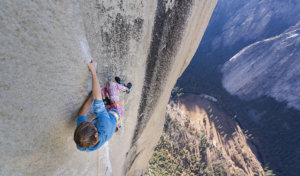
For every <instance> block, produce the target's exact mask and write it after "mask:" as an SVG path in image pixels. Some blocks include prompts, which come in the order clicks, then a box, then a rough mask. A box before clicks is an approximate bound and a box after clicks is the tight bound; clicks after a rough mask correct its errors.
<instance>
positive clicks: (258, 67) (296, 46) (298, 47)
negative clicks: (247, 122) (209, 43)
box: [222, 22, 300, 109]
mask: <svg viewBox="0 0 300 176" xmlns="http://www.w3.org/2000/svg"><path fill="white" fill-rule="evenodd" d="M299 34H300V22H299V23H298V24H297V25H295V26H293V27H291V28H290V29H288V30H287V31H285V32H284V33H282V34H281V35H278V36H275V37H272V38H269V39H266V40H263V41H259V42H256V43H254V44H252V45H250V46H248V47H246V48H244V49H243V50H241V51H240V52H239V53H238V54H236V55H235V56H234V57H232V58H231V59H230V60H229V61H228V62H226V63H225V65H224V66H223V68H222V72H223V80H222V83H223V86H224V87H225V88H226V90H227V91H229V92H230V93H231V94H234V95H238V96H239V97H241V98H244V99H248V100H251V99H255V98H258V97H260V96H264V95H266V96H271V97H273V98H275V99H276V100H278V101H281V102H287V104H288V105H289V106H291V107H294V108H296V109H300V100H299V94H300V80H299V77H300V60H299V55H300V35H299Z"/></svg>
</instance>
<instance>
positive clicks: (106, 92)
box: [74, 60, 132, 152]
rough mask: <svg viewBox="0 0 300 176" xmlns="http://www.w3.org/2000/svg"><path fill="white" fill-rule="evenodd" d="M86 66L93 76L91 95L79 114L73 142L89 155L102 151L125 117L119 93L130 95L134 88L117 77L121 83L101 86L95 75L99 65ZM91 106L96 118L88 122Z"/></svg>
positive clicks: (89, 64) (91, 63) (92, 63)
mask: <svg viewBox="0 0 300 176" xmlns="http://www.w3.org/2000/svg"><path fill="white" fill-rule="evenodd" d="M87 65H88V68H89V70H90V72H91V73H92V92H91V93H90V95H89V96H88V98H87V100H86V101H85V102H84V104H83V105H82V107H81V109H80V111H79V113H78V117H77V128H76V130H75V133H74V141H75V143H76V144H77V148H78V149H79V150H81V151H87V152H89V151H94V150H97V149H98V148H100V147H101V146H102V145H103V144H104V143H105V142H106V141H108V140H109V139H110V138H111V137H112V135H113V133H114V132H115V131H116V129H117V124H118V121H119V120H120V118H121V117H122V116H123V105H122V103H121V102H120V100H119V96H118V91H119V90H120V91H123V92H127V93H129V92H130V88H131V86H132V85H131V83H128V84H127V86H125V84H124V83H123V82H122V81H121V80H120V78H119V77H116V78H115V79H116V81H117V82H118V83H115V82H112V81H110V82H108V83H107V85H106V86H103V87H100V84H99V80H98V78H97V75H96V67H97V63H96V62H95V61H93V60H92V61H91V62H90V63H87ZM103 97H104V98H105V101H106V106H105V105H104V102H103V100H102V99H103ZM92 104H93V110H94V113H95V115H96V118H95V119H94V120H92V121H91V122H88V121H87V120H86V119H87V117H86V115H87V112H88V111H89V109H90V106H91V105H92Z"/></svg>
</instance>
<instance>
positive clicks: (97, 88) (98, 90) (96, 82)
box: [88, 60, 102, 100]
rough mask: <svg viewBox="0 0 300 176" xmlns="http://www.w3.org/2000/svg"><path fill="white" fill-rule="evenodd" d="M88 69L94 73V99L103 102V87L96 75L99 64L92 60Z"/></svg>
mask: <svg viewBox="0 0 300 176" xmlns="http://www.w3.org/2000/svg"><path fill="white" fill-rule="evenodd" d="M88 67H89V70H90V71H91V73H92V91H93V95H94V99H95V100H102V95H101V87H100V84H99V80H98V78H97V74H96V69H97V62H95V61H93V60H92V61H91V62H90V63H88Z"/></svg>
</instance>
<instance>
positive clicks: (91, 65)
mask: <svg viewBox="0 0 300 176" xmlns="http://www.w3.org/2000/svg"><path fill="white" fill-rule="evenodd" d="M87 65H88V68H89V70H90V71H91V72H92V73H93V72H96V70H97V62H95V61H94V60H93V59H92V60H91V62H88V63H87Z"/></svg>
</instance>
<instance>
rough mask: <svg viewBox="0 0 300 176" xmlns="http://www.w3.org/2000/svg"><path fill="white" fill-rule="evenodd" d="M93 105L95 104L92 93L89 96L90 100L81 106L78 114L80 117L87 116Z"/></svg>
mask: <svg viewBox="0 0 300 176" xmlns="http://www.w3.org/2000/svg"><path fill="white" fill-rule="evenodd" d="M92 103H93V94H92V92H91V93H90V94H89V96H88V98H87V99H86V100H85V102H84V103H83V105H82V106H81V108H80V110H79V112H78V116H86V114H87V112H88V111H89V109H90V107H91V104H92Z"/></svg>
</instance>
